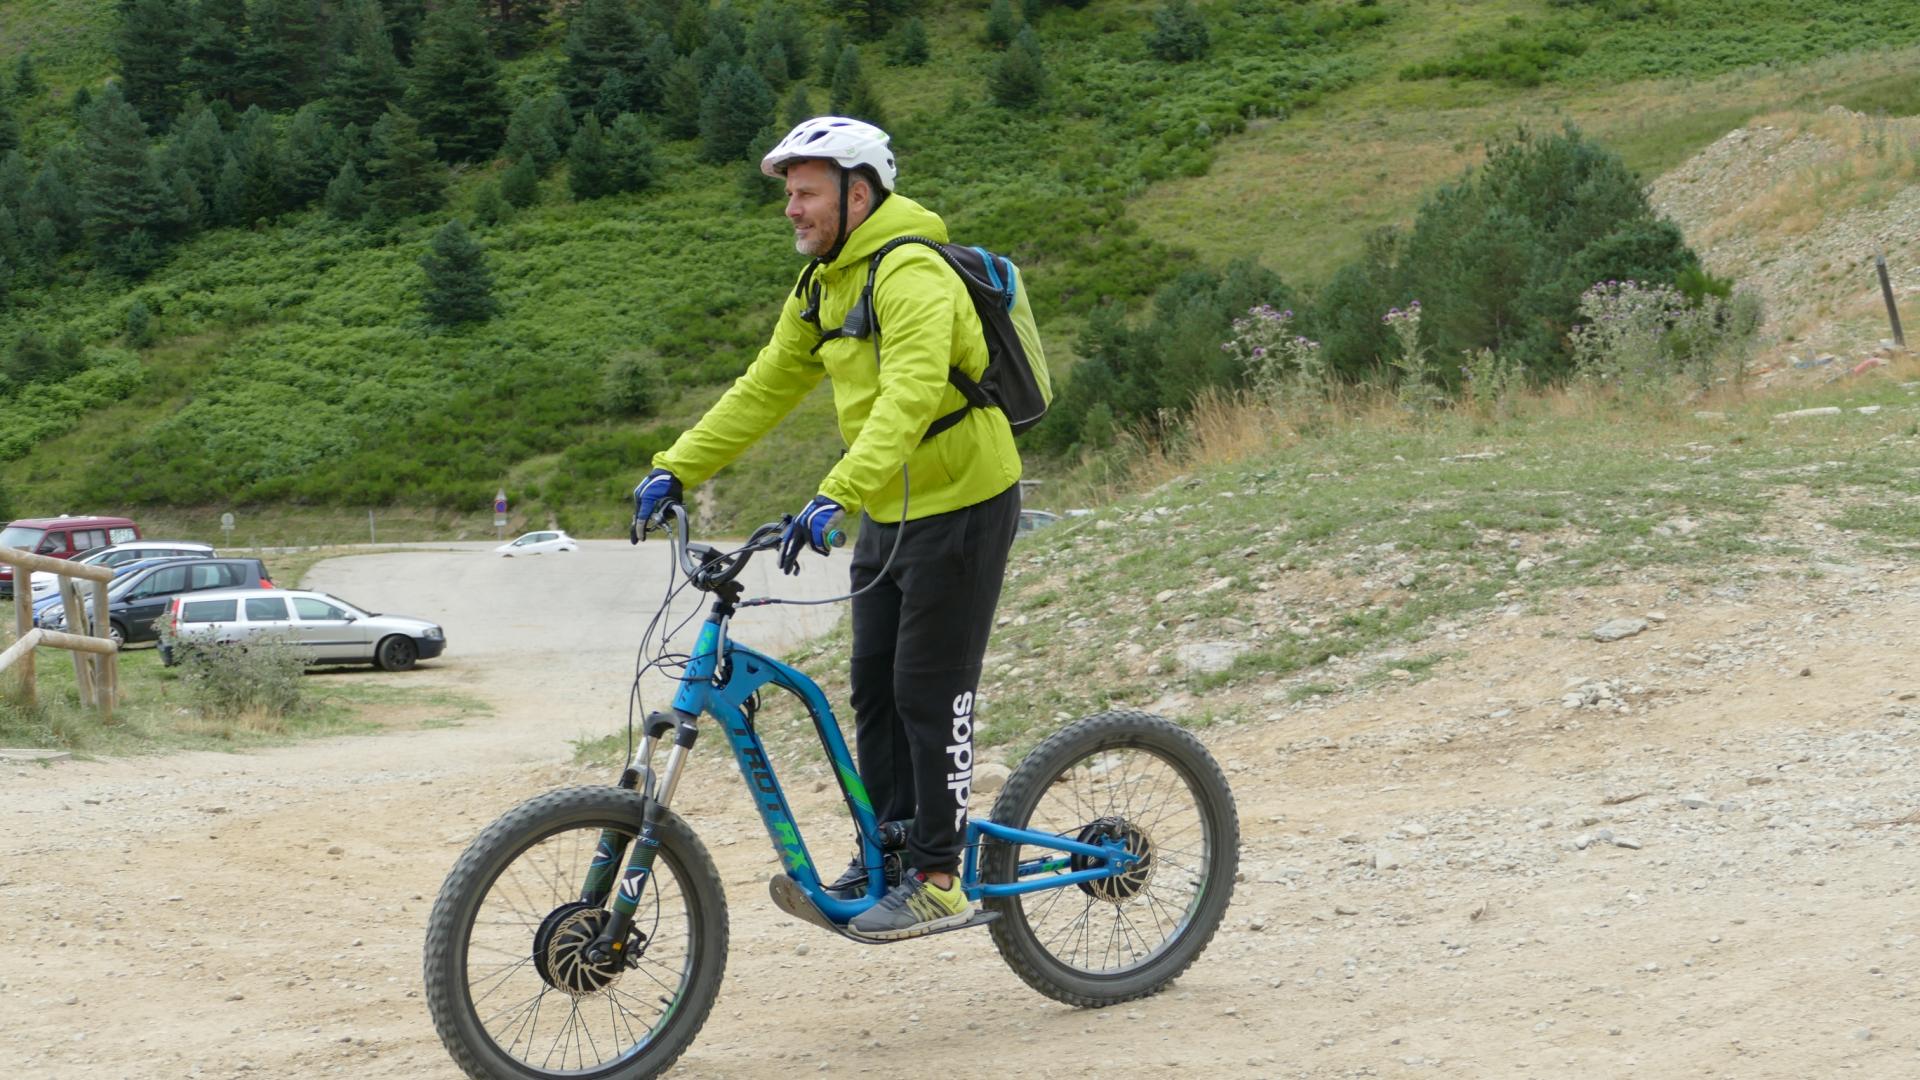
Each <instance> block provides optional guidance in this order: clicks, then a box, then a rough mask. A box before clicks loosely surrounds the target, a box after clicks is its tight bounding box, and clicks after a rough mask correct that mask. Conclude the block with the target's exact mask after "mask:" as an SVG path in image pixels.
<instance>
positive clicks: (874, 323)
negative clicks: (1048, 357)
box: [814, 236, 994, 442]
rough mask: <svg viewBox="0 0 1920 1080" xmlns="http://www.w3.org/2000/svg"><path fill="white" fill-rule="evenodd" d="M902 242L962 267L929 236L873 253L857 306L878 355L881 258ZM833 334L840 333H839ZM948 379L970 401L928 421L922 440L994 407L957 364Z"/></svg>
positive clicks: (905, 238) (904, 239)
mask: <svg viewBox="0 0 1920 1080" xmlns="http://www.w3.org/2000/svg"><path fill="white" fill-rule="evenodd" d="M903 244H919V245H922V246H924V247H930V248H932V249H933V250H934V251H935V252H936V253H937V254H938V255H939V256H940V258H941V259H942V260H943V261H944V262H946V264H947V265H948V266H949V267H950V268H951V269H952V270H953V272H954V273H955V274H958V273H960V268H959V267H957V266H954V264H953V256H951V255H948V254H947V249H946V248H944V247H942V246H941V245H940V242H939V241H938V240H934V239H932V238H930V237H925V236H896V237H894V238H893V239H891V240H889V241H887V242H886V243H885V244H882V245H881V246H880V250H879V251H876V252H874V253H873V258H872V259H871V260H870V261H869V262H868V263H867V286H866V290H865V291H864V292H862V293H861V294H860V303H859V305H857V308H858V307H864V308H865V309H866V312H867V317H868V320H869V325H870V328H871V332H872V333H873V336H874V343H875V344H874V352H875V354H876V355H877V354H878V352H879V339H880V309H879V308H877V307H874V305H873V284H874V280H875V279H876V278H878V277H879V276H880V260H881V259H883V258H885V257H886V255H887V253H888V252H890V251H892V250H893V249H894V248H897V247H900V246H901V245H903ZM961 284H962V286H963V287H964V286H965V280H964V279H962V282H961ZM857 308H856V310H857ZM815 325H819V324H818V322H816V323H815ZM834 336H838V335H837V334H836V335H834ZM827 340H828V339H827V338H825V337H823V338H821V339H820V341H821V344H822V345H824V344H826V342H827ZM819 347H820V346H819V345H816V346H814V348H816V349H818V348H819ZM947 382H948V383H950V384H952V386H953V388H954V389H955V390H958V391H960V396H961V397H964V398H966V399H967V403H966V404H965V405H962V406H960V407H959V408H957V409H955V410H953V411H952V412H950V413H947V414H946V415H945V416H941V417H939V418H937V419H935V420H934V422H933V423H931V424H928V425H927V433H926V434H925V435H922V436H920V441H921V442H926V441H927V440H928V439H931V438H933V437H934V436H935V435H938V434H940V433H941V432H943V431H945V430H947V429H948V428H950V427H952V426H954V425H955V424H958V423H959V422H960V421H961V420H964V419H966V415H967V411H968V410H970V409H990V408H993V407H994V405H993V399H992V398H989V397H988V396H987V392H986V391H985V390H982V389H981V388H980V384H979V383H977V382H975V381H974V380H973V377H972V376H970V375H968V374H967V373H966V372H964V371H961V370H960V369H959V368H958V367H954V366H952V365H948V367H947Z"/></svg>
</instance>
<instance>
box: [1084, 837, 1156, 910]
mask: <svg viewBox="0 0 1920 1080" xmlns="http://www.w3.org/2000/svg"><path fill="white" fill-rule="evenodd" d="M1075 839H1077V840H1079V841H1080V842H1081V843H1083V844H1095V845H1099V844H1105V843H1107V842H1109V841H1113V840H1118V841H1119V842H1120V843H1121V844H1122V845H1123V846H1125V848H1126V850H1127V852H1128V853H1129V854H1133V855H1138V856H1139V857H1140V858H1139V861H1137V862H1134V863H1132V864H1130V865H1129V866H1128V867H1127V870H1126V872H1125V873H1123V874H1118V875H1116V876H1114V877H1109V878H1095V879H1093V880H1091V881H1082V882H1080V891H1081V892H1084V893H1086V894H1087V895H1089V896H1093V897H1097V898H1098V899H1101V900H1105V901H1107V902H1108V903H1111V904H1118V903H1122V902H1124V901H1127V900H1131V899H1133V898H1134V897H1135V896H1136V895H1138V894H1139V892H1140V890H1141V889H1144V888H1146V887H1147V882H1149V881H1151V880H1153V839H1152V837H1149V836H1148V835H1147V834H1146V833H1145V832H1144V831H1142V830H1141V829H1140V828H1139V827H1138V826H1136V825H1134V824H1132V823H1131V822H1128V821H1127V820H1126V819H1124V818H1117V817H1104V818H1101V819H1100V820H1098V821H1095V822H1092V823H1090V824H1088V825H1087V826H1086V827H1084V828H1082V829H1081V830H1080V835H1079V836H1077V837H1075ZM1104 861H1105V860H1102V859H1096V858H1094V857H1093V856H1090V855H1074V856H1072V857H1071V858H1070V859H1069V860H1068V863H1069V865H1070V866H1071V868H1072V869H1074V870H1095V869H1098V868H1099V867H1100V866H1101V865H1102V864H1103V863H1104Z"/></svg>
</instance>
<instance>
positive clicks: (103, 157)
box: [79, 82, 185, 275]
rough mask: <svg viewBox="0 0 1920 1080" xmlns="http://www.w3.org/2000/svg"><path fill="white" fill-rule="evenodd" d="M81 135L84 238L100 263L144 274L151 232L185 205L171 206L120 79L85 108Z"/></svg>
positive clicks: (169, 191) (149, 259)
mask: <svg viewBox="0 0 1920 1080" xmlns="http://www.w3.org/2000/svg"><path fill="white" fill-rule="evenodd" d="M80 134H81V140H82V142H81V146H82V150H81V155H82V156H81V172H80V190H79V211H80V217H81V220H82V222H83V228H84V229H85V232H86V236H87V239H88V241H89V242H90V243H91V244H92V245H93V249H94V251H95V252H96V254H97V256H98V258H99V259H100V261H101V263H103V264H104V265H106V266H108V267H110V268H112V269H114V270H117V271H119V272H121V273H126V274H133V275H139V274H144V273H146V272H147V271H148V270H151V269H152V268H153V266H154V262H153V261H152V260H153V258H154V256H155V252H154V251H153V249H152V239H151V238H152V233H153V231H154V230H156V229H159V228H163V227H166V226H167V225H168V223H169V216H170V214H171V213H173V212H176V211H177V213H179V214H180V215H184V214H185V208H184V207H175V206H173V205H172V203H173V199H172V194H173V192H172V189H171V188H169V187H168V186H167V184H166V183H165V181H164V180H162V179H161V176H160V166H159V162H158V161H157V160H156V159H155V158H154V155H153V153H152V151H151V150H150V149H149V148H148V146H147V131H146V126H145V125H144V124H143V123H141V121H140V114H139V113H138V112H136V111H135V110H134V108H133V106H132V105H129V104H128V103H127V100H126V98H125V97H123V96H121V93H120V84H119V83H117V82H110V83H108V84H107V87H106V89H105V90H104V91H102V92H101V94H100V97H99V98H98V99H97V100H95V102H94V103H93V105H92V106H91V107H89V109H88V111H87V115H86V117H85V118H84V123H83V126H82V128H81V133H80ZM136 233H138V234H139V235H140V236H142V237H144V238H146V243H145V244H144V245H143V244H140V243H138V242H136V241H135V239H134V236H135V234H136Z"/></svg>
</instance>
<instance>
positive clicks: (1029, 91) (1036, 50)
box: [992, 26, 1047, 109]
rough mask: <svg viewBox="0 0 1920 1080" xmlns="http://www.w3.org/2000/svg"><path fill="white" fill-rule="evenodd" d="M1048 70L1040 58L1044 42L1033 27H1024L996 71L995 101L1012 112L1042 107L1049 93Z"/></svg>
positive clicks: (996, 66)
mask: <svg viewBox="0 0 1920 1080" xmlns="http://www.w3.org/2000/svg"><path fill="white" fill-rule="evenodd" d="M1046 88H1047V66H1046V61H1045V60H1043V59H1042V58H1041V56H1040V39H1039V38H1037V37H1035V36H1034V33H1033V27H1031V26H1026V27H1021V29H1020V33H1019V34H1018V35H1017V36H1016V37H1015V38H1014V39H1013V45H1012V47H1011V48H1009V49H1008V50H1007V54H1006V55H1005V56H1002V57H1001V58H1000V62H999V63H998V64H995V65H994V68H993V86H992V91H993V100H994V101H995V102H997V103H999V104H1000V105H1001V107H1003V108H1008V109H1026V108H1031V107H1033V106H1034V105H1037V104H1039V102H1040V97H1041V95H1043V94H1044V93H1046Z"/></svg>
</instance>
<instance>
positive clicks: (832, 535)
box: [826, 527, 847, 548]
mask: <svg viewBox="0 0 1920 1080" xmlns="http://www.w3.org/2000/svg"><path fill="white" fill-rule="evenodd" d="M826 541H827V546H828V547H830V548H837V547H845V546H846V543H847V533H846V530H844V529H841V528H838V527H835V528H831V529H828V530H827V535H826Z"/></svg>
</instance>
